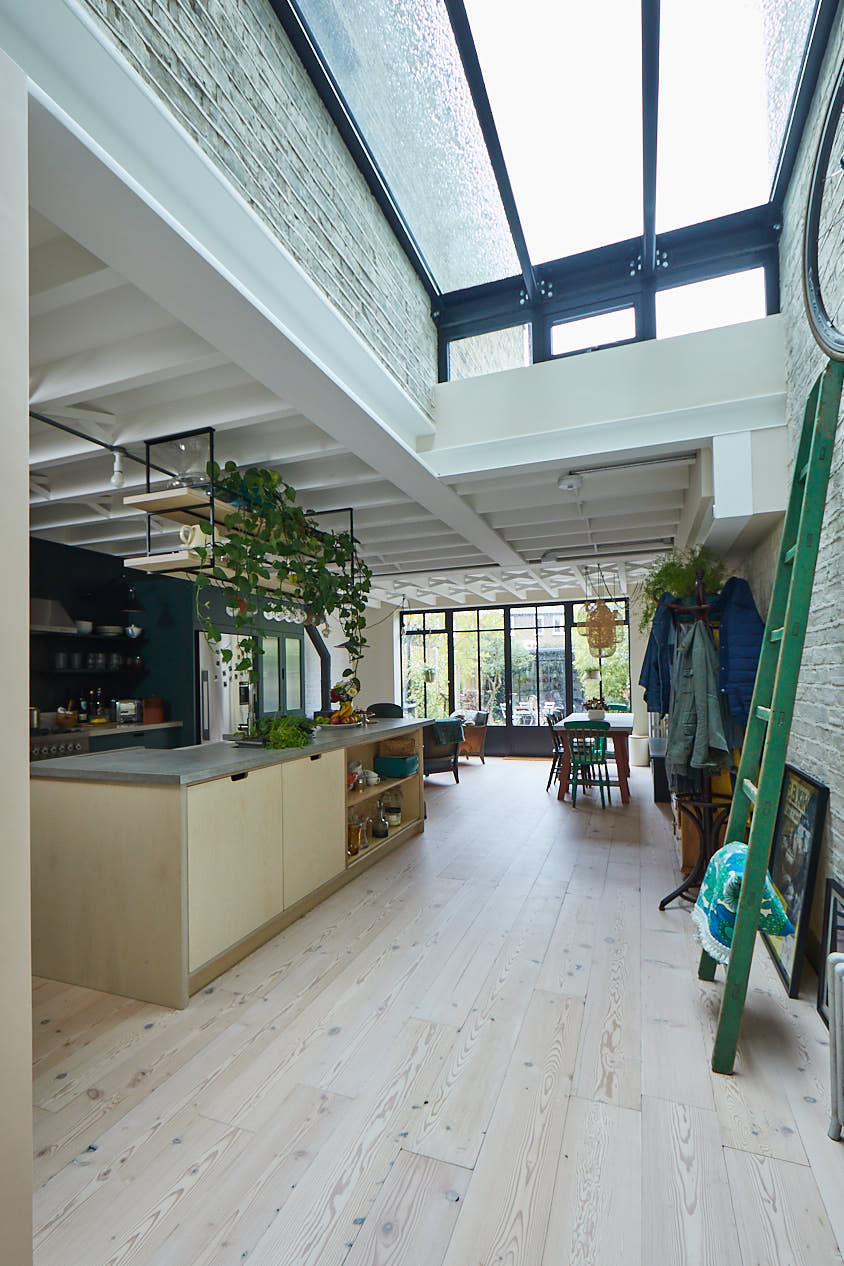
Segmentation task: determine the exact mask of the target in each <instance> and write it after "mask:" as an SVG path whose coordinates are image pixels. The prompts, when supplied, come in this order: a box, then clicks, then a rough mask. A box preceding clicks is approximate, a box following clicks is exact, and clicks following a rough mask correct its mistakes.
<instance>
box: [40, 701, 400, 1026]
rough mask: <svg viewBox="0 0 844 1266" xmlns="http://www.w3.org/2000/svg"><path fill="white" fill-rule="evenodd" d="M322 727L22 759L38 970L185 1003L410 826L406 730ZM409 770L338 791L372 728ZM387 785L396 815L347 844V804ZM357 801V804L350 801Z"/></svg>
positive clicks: (365, 751) (367, 759)
mask: <svg viewBox="0 0 844 1266" xmlns="http://www.w3.org/2000/svg"><path fill="white" fill-rule="evenodd" d="M424 724H425V722H420V721H417V720H384V721H378V722H376V723H374V724H372V725H369V726H367V727H365V728H364V729H360V728H357V727H349V728H348V729H346V728H341V727H339V726H338V727H332V728H331V730H327V729H326V730H325V731H322V732H320V733H319V735H318V737H317V738H316V739H315V741H314V742H313V743H312V744H311V745H310V746H308V747H305V748H294V749H285V750H283V751H276V752H273V751H267V750H264V749H253V748H242V747H235V746H234V745H232V744H229V743H212V744H205V745H203V746H198V747H184V748H176V749H174V750H171V751H154V750H148V749H131V750H123V751H112V752H104V753H100V754H96V755H87V756H71V757H64V758H62V759H58V760H51V761H50V760H47V761H41V762H39V763H38V764H37V765H33V766H32V769H31V771H30V772H31V776H32V957H33V971H34V972H35V973H36V974H37V975H39V976H45V977H48V978H50V979H55V980H63V981H67V982H69V983H71V984H78V985H85V986H87V987H89V988H92V989H101V990H105V991H107V992H110V993H117V994H123V995H125V996H127V997H131V998H138V999H140V1000H142V1001H145V1002H157V1003H160V1004H162V1005H164V1006H169V1007H185V1006H187V1003H188V998H189V997H190V995H191V994H192V993H195V992H196V991H197V990H198V989H201V988H203V987H204V986H205V985H207V984H208V983H209V982H210V981H211V980H213V979H214V978H215V977H216V976H218V975H219V974H220V973H221V972H223V971H225V970H227V969H228V968H229V967H230V966H231V965H232V964H233V963H235V962H237V961H238V960H239V959H241V958H243V957H245V956H246V955H247V954H249V953H251V952H252V950H254V949H256V948H257V947H258V946H259V945H262V944H263V943H264V942H265V941H267V940H269V939H270V938H271V937H273V936H275V935H276V934H277V933H278V932H280V931H281V930H282V929H283V928H284V927H286V926H287V925H288V924H289V923H292V922H293V921H294V920H295V919H297V918H299V917H300V916H301V915H302V914H304V913H306V912H307V911H308V910H310V909H312V908H313V906H315V905H317V904H318V903H319V902H320V901H322V900H324V898H325V897H327V896H329V895H330V894H331V893H332V892H334V891H336V889H338V888H339V887H341V886H342V885H343V884H344V883H347V882H348V881H349V879H350V878H351V877H352V876H353V875H354V874H357V873H359V871H360V870H362V869H365V868H366V867H367V866H369V865H372V864H373V863H374V862H375V861H377V859H378V858H379V857H383V856H384V855H385V854H386V853H387V852H389V851H391V850H392V849H393V848H395V847H397V845H399V844H400V843H402V842H403V841H404V840H406V839H408V838H410V837H411V836H413V835H417V834H418V833H419V832H421V831H422V830H423V829H424V821H423V819H424V802H423V796H422V750H421V748H422V744H421V731H422V726H423V725H424ZM408 734H409V735H412V736H413V742H414V746H415V749H416V752H417V755H418V758H419V771H418V773H415V774H412V775H410V776H408V777H407V778H403V779H385V780H384V782H383V783H382V784H380V785H378V786H375V787H371V788H367V789H366V790H365V791H364V792H347V789H346V768H347V764H348V762H349V761H351V760H354V759H359V760H361V761H362V763H363V764H364V765H365V766H366V767H367V768H371V765H372V759H373V757H374V755H375V753H376V752H377V750H378V745H379V743H380V742H381V741H382V740H383V739H387V738H393V737H395V736H397V735H408ZM399 784H400V786H401V792H402V805H403V814H402V825H401V826H400V827H397V828H395V829H392V830H391V831H390V835H389V837H388V838H387V839H385V840H383V841H377V842H376V843H374V844H373V845H372V846H371V847H370V848H369V849H368V850H367V851H366V852H364V853H360V854H359V855H358V856H357V857H352V858H350V857H347V852H346V839H347V829H346V828H347V815H348V810H349V808H350V807H352V806H354V807H358V806H360V805H361V804H362V802H365V801H366V800H368V799H371V800H372V803H373V807H374V800H375V798H376V797H377V796H378V795H379V794H381V793H383V792H384V791H385V790H386V789H387V788H389V787H391V786H396V785H399ZM364 807H365V806H364Z"/></svg>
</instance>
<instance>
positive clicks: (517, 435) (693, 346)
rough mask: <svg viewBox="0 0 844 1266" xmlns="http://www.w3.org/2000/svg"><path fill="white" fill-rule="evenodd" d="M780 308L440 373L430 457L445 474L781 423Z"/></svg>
mask: <svg viewBox="0 0 844 1266" xmlns="http://www.w3.org/2000/svg"><path fill="white" fill-rule="evenodd" d="M784 416H785V346H784V332H783V319H782V317H781V316H770V317H765V318H763V319H762V320H759V321H748V322H745V323H744V324H742V325H734V326H727V327H724V328H722V329H718V330H706V331H703V332H701V333H697V334H687V335H684V336H683V337H681V338H674V339H665V340H659V339H655V340H653V341H651V342H645V343H635V344H628V345H625V346H623V347H613V348H608V349H606V350H604V351H599V352H592V353H590V354H589V355H586V356H569V357H564V358H563V359H561V360H557V361H548V362H545V363H543V364H541V365H531V366H528V367H526V368H524V369H511V370H506V371H504V372H502V373H497V374H487V375H484V376H483V377H480V378H467V379H463V380H461V381H459V382H450V383H441V384H440V385H439V386H438V387H437V388H436V418H437V433H436V436H435V437H434V439H433V440H432V441H429V445H430V447H429V448H428V450H427V451H426V453H425V458H426V461H427V462H428V464H429V465H430V467H431V469H432V470H435V471H436V472H437V474H439V475H442V476H447V477H455V476H460V475H461V474H463V473H469V472H471V473H477V472H480V471H485V470H501V469H506V468H507V467H508V466H515V465H522V464H525V463H536V462H547V461H555V462H556V461H559V462H560V463H561V464H562V463H563V462H568V463H569V464H571V463H574V462H578V461H583V462H588V463H591V464H594V462H595V460H596V456H597V455H598V454H605V453H614V452H616V451H618V450H621V449H627V450H630V449H634V450H635V449H641V448H648V447H653V446H655V445H656V446H662V445H666V444H673V445H677V444H679V443H682V444H689V445H695V444H699V443H701V442H703V441H705V440H707V439H708V438H709V437H711V436H713V435H723V434H728V433H730V432H733V431H740V430H757V429H765V428H768V427H777V426H781V425H782V424H783V420H784Z"/></svg>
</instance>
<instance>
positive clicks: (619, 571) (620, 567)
mask: <svg viewBox="0 0 844 1266" xmlns="http://www.w3.org/2000/svg"><path fill="white" fill-rule="evenodd" d="M615 571H616V575H617V576H618V583H619V587H620V589H621V592H622V594H626V593H627V587H628V586H627V565H626V563H625V562H624V560H623V559H619V561H618V562H617V563H616V565H615Z"/></svg>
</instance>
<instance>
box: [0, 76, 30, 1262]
mask: <svg viewBox="0 0 844 1266" xmlns="http://www.w3.org/2000/svg"><path fill="white" fill-rule="evenodd" d="M0 118H2V120H3V126H2V128H0V279H2V280H0V541H2V542H3V573H2V574H3V588H4V594H5V598H6V604H5V608H6V609H5V611H4V618H3V621H2V624H0V651H2V657H3V663H4V664H5V666H6V668H7V670H8V671H7V672H6V673H5V680H4V683H3V713H4V724H3V726H2V727H0V770H2V779H3V782H2V805H3V826H2V830H0V965H2V966H1V967H0V1017H2V1037H0V1139H2V1146H0V1261H2V1262H3V1263H8V1264H9V1266H25V1263H27V1262H31V1261H32V1045H31V1043H32V1036H31V1011H30V949H29V947H30V931H29V766H28V755H29V752H28V749H29V743H28V741H27V737H28V729H27V727H28V724H29V720H28V713H27V708H28V706H29V671H28V665H29V644H28V643H29V540H28V533H29V512H28V504H27V489H28V487H29V471H28V436H29V419H28V407H29V317H28V302H29V300H28V290H29V278H28V268H27V258H28V251H27V228H28V222H27V216H28V211H27V92H26V80H25V77H24V75H23V73H22V72H21V71H20V70H19V68H18V67H17V66H16V65H15V64H14V62H12V61H10V60H9V59H8V58H7V57H6V56H5V55H4V54H3V53H1V52H0Z"/></svg>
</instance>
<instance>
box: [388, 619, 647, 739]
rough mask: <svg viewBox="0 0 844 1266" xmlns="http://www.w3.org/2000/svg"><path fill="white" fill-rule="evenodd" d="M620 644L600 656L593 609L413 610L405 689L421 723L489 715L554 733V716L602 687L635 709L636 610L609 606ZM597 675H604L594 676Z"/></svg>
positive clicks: (405, 633) (404, 640) (404, 637)
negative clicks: (590, 630) (591, 638)
mask: <svg viewBox="0 0 844 1266" xmlns="http://www.w3.org/2000/svg"><path fill="white" fill-rule="evenodd" d="M605 601H606V602H607V605H608V606H609V607H610V610H611V611H613V612H614V613H615V615H616V618H617V620H618V622H619V633H618V639H617V645H616V647H615V648H614V649H613V651H612V653H611V654H609V655H604V656H602V657H600V659H598V658H597V657H596V656H595V655H593V654H592V653H591V652H590V651H589V648H588V642H587V639H586V636H585V619H586V614H587V612H586V606H585V602H573V601H569V602H547V603H520V604H514V605H509V606H502V607H460V608H449V609H447V610H442V611H410V612H404V613H403V614H402V616H401V646H402V690H403V696H402V697H403V702H404V706H405V708H406V709H407V710H408V711H410V712H413V713H415V715H417V716H428V717H434V718H437V717H444V716H448V715H449V713H451V712H454V711H456V710H458V709H459V710H460V711H463V712H474V711H485V712H488V713H489V721H488V724H489V725H492V726H505V725H506V726H517V727H524V726H544V723H545V718H546V716H547V715H548V713H549V712H552V711H558V710H562V711H563V712H572V711H577V710H578V709H579V708H580V706H581V705H582V703H583V700H584V699H585V698H588V697H589V696H590V695H596V694H598V693H599V692H600V691H601V689H602V687H603V693H604V697H605V699H606V701H607V703H608V704H609V705H612V706H615V707H617V708H619V709H621V708H622V706H623V707H624V708H625V710H626V709H627V708H629V707H630V698H631V693H630V684H631V683H630V637H629V625H630V613H629V604H628V601H627V599H626V598H616V599H606V600H605ZM592 674H594V677H593V676H592Z"/></svg>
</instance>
